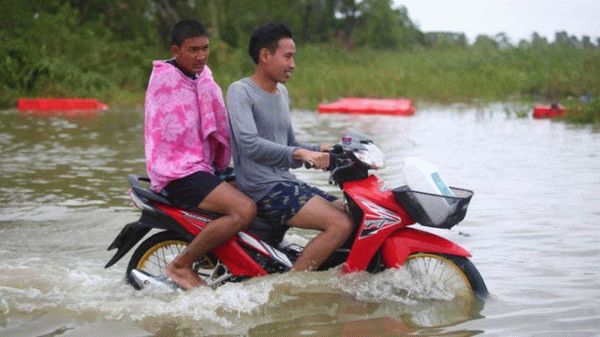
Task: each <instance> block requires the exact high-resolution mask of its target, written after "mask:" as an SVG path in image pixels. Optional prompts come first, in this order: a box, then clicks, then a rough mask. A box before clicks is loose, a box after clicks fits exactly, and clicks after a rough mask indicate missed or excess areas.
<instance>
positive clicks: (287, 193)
mask: <svg viewBox="0 0 600 337" xmlns="http://www.w3.org/2000/svg"><path fill="white" fill-rule="evenodd" d="M316 195H318V196H321V197H323V198H324V199H326V200H328V201H330V202H333V201H335V200H337V199H338V198H336V197H335V196H333V195H331V194H328V193H326V192H324V191H322V190H320V189H318V188H316V187H312V186H309V185H308V184H305V183H301V182H295V181H285V182H280V183H278V184H277V185H275V186H274V187H273V188H272V189H271V190H270V191H269V193H267V195H266V196H265V197H263V198H262V199H260V200H259V201H258V202H257V203H256V208H257V210H258V216H259V217H261V218H263V219H265V220H266V221H268V222H269V223H271V224H273V225H283V224H287V222H288V221H289V220H290V219H291V218H293V217H294V215H296V214H298V212H299V211H300V209H301V208H302V206H304V205H305V204H306V203H307V202H308V201H309V200H310V199H311V198H312V197H314V196H316Z"/></svg>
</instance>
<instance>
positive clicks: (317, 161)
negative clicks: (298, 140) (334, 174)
mask: <svg viewBox="0 0 600 337" xmlns="http://www.w3.org/2000/svg"><path fill="white" fill-rule="evenodd" d="M294 159H297V160H302V161H304V162H305V163H308V164H309V165H310V166H312V167H313V168H316V169H321V170H327V168H329V153H328V152H315V151H309V150H306V149H296V150H295V151H294Z"/></svg>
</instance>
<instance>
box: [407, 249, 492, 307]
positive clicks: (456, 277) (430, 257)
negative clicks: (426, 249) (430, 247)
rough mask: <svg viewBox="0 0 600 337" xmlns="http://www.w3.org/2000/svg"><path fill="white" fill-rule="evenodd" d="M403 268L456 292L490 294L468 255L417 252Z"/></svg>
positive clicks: (482, 297) (479, 295) (480, 296)
mask: <svg viewBox="0 0 600 337" xmlns="http://www.w3.org/2000/svg"><path fill="white" fill-rule="evenodd" d="M402 268H404V269H406V270H407V271H408V272H410V273H411V275H413V276H416V277H423V278H427V279H428V280H436V281H438V282H441V283H442V284H443V285H444V287H446V288H448V289H452V290H453V291H456V292H472V293H474V294H475V295H476V296H477V297H478V298H479V299H484V298H485V297H487V295H488V290H487V287H486V285H485V282H484V281H483V278H482V277H481V274H480V273H479V271H478V270H477V268H475V265H473V263H472V262H471V261H470V260H469V259H468V258H466V257H462V256H454V255H443V254H430V253H416V254H412V255H410V256H409V257H408V258H407V260H406V262H405V263H404V265H403V266H402Z"/></svg>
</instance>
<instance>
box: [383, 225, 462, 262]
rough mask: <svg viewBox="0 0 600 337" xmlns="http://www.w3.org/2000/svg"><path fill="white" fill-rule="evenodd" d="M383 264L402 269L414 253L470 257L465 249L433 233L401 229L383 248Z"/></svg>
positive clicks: (389, 238)
mask: <svg viewBox="0 0 600 337" xmlns="http://www.w3.org/2000/svg"><path fill="white" fill-rule="evenodd" d="M381 252H382V256H383V263H384V264H385V266H386V267H388V268H399V267H401V266H402V265H403V264H404V262H405V261H406V259H407V258H408V256H409V255H411V254H414V253H437V254H448V255H456V256H464V257H470V256H471V253H469V252H468V251H467V250H466V249H464V248H463V247H461V246H459V245H457V244H455V243H453V242H451V241H449V240H446V239H444V238H442V237H440V236H437V235H435V234H433V233H429V232H425V231H422V230H418V229H415V228H410V227H408V228H406V227H405V228H400V229H397V230H396V231H394V233H393V234H392V235H390V236H389V237H388V238H387V239H386V240H385V241H384V242H383V246H382V247H381Z"/></svg>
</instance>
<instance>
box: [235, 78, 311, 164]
mask: <svg viewBox="0 0 600 337" xmlns="http://www.w3.org/2000/svg"><path fill="white" fill-rule="evenodd" d="M227 109H228V113H229V123H230V126H231V133H232V138H233V139H232V141H234V142H236V144H237V147H238V151H241V152H243V153H245V154H246V155H247V156H248V157H249V158H250V159H252V160H254V161H255V162H257V163H260V164H263V165H269V166H276V167H299V166H300V165H301V164H302V162H300V161H298V160H295V159H294V151H295V150H296V149H297V147H294V146H286V145H282V144H278V143H275V142H272V141H269V140H266V139H264V138H262V137H260V136H259V135H258V132H257V129H256V122H255V121H254V116H253V115H252V104H251V102H250V97H249V96H248V94H247V93H246V90H245V89H244V87H243V84H241V83H239V82H236V83H233V84H232V85H230V86H229V90H227Z"/></svg>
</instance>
